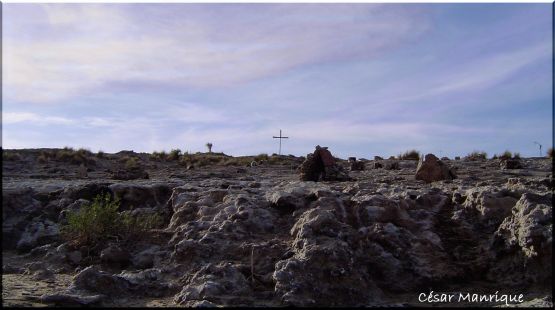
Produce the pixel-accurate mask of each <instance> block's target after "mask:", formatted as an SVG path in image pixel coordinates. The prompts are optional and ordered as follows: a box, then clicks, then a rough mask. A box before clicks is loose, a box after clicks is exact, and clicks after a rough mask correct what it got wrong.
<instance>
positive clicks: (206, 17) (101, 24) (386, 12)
mask: <svg viewBox="0 0 555 310" xmlns="http://www.w3.org/2000/svg"><path fill="white" fill-rule="evenodd" d="M139 7H140V8H141V9H142V10H143V11H144V12H142V14H143V15H141V16H142V17H143V20H141V21H138V20H137V18H138V17H137V16H136V14H137V12H136V11H139V10H138V8H136V7H133V6H132V7H129V6H126V5H105V6H97V5H58V4H56V5H33V6H28V7H26V8H27V9H28V10H33V11H35V10H36V11H38V12H35V14H37V15H39V16H41V17H42V18H38V20H35V21H30V22H29V23H32V24H36V25H37V27H38V25H40V26H41V33H42V35H41V36H40V37H38V36H37V37H36V38H35V40H32V41H30V40H20V39H18V37H17V36H13V35H12V36H7V38H6V44H5V50H4V51H5V60H6V61H5V64H6V65H5V71H4V74H5V79H4V82H5V84H6V89H7V96H8V98H10V99H12V100H17V101H21V102H34V103H42V102H56V101H60V100H63V99H67V98H73V97H77V96H80V95H83V94H87V93H89V92H93V91H95V90H96V89H98V88H100V87H102V85H104V84H110V83H113V82H118V81H120V82H121V81H136V82H140V81H149V82H154V83H156V82H157V83H171V84H177V85H181V86H187V87H197V88H206V87H208V88H211V87H222V86H231V85H236V84H238V83H243V82H247V81H251V80H254V79H258V78H262V77H266V76H271V75H275V74H278V73H281V72H284V71H287V70H290V69H293V68H297V67H299V66H303V65H308V64H315V63H321V62H324V61H330V60H332V61H333V60H337V59H348V58H353V57H355V58H360V57H363V58H367V57H370V56H372V55H374V54H375V53H377V52H379V51H381V50H383V49H387V48H392V47H394V46H396V45H398V44H399V43H400V42H402V41H403V40H406V39H407V38H412V37H414V36H417V35H419V34H420V33H421V32H422V31H424V30H425V28H426V26H425V24H424V23H423V22H422V18H421V17H420V16H419V15H415V14H414V12H411V11H413V10H410V9H402V10H391V9H389V8H388V7H383V6H379V5H366V6H356V5H333V6H317V5H300V6H299V5H259V6H257V9H256V10H254V9H253V8H252V7H250V6H237V7H227V6H214V5H212V6H211V5H206V6H200V7H194V8H195V9H193V10H187V5H185V6H174V7H175V8H176V10H177V11H178V12H180V13H182V14H181V15H180V16H179V18H175V17H174V18H173V19H172V16H173V15H172V13H175V12H172V11H171V10H166V11H164V12H163V13H158V14H156V12H157V11H156V7H155V6H142V5H141V6H139ZM18 8H19V7H17V6H14V7H12V6H8V7H7V8H6V10H5V11H6V14H5V15H6V28H7V30H8V32H9V31H11V30H12V28H13V29H17V27H18V26H19V27H24V26H27V27H28V28H27V29H29V27H30V26H29V25H19V24H21V23H23V22H22V21H21V20H18V21H15V20H14V19H16V18H18V17H19V16H18V15H17V13H18ZM149 13H150V14H149ZM255 13H256V15H258V16H259V17H251V14H255ZM215 14H218V15H219V16H213V15H215ZM145 15H146V16H145ZM306 16H309V17H308V18H307V17H306ZM238 17H240V18H238ZM245 17H246V20H243V19H244V18H245ZM266 18H267V19H266ZM239 19H240V21H239ZM24 20H25V19H24ZM139 22H140V24H138V23H139ZM139 25H140V26H141V27H142V29H145V30H146V31H139V30H134V29H136V28H137V27H138V26H139ZM63 29H71V30H72V32H73V34H69V33H66V34H65V35H64V32H65V31H67V30H65V31H64V30H63ZM29 31H37V30H36V29H34V28H31V30H29ZM58 32H61V33H62V34H60V33H58ZM338 40H340V42H341V43H340V44H338V43H339V42H338Z"/></svg>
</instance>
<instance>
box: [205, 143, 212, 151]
mask: <svg viewBox="0 0 555 310" xmlns="http://www.w3.org/2000/svg"><path fill="white" fill-rule="evenodd" d="M206 147H207V148H208V153H212V143H210V142H208V143H206Z"/></svg>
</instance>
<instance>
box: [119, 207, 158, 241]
mask: <svg viewBox="0 0 555 310" xmlns="http://www.w3.org/2000/svg"><path fill="white" fill-rule="evenodd" d="M120 220H121V231H120V234H122V236H123V237H124V238H125V239H138V238H140V237H141V236H142V235H143V234H144V233H145V232H146V231H148V230H150V229H153V228H157V227H160V226H161V225H162V224H163V223H164V219H163V218H162V217H161V216H160V215H159V214H156V213H154V214H139V215H135V216H133V215H131V214H130V213H129V212H122V213H121V214H120Z"/></svg>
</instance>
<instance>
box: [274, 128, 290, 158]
mask: <svg viewBox="0 0 555 310" xmlns="http://www.w3.org/2000/svg"><path fill="white" fill-rule="evenodd" d="M273 138H274V139H279V154H278V155H281V139H289V137H282V136H281V129H280V130H279V137H276V136H274V137H273Z"/></svg>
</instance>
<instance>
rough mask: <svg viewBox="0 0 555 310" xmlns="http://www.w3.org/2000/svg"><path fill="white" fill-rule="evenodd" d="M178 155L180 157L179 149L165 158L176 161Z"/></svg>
mask: <svg viewBox="0 0 555 310" xmlns="http://www.w3.org/2000/svg"><path fill="white" fill-rule="evenodd" d="M179 155H181V150H180V149H174V150H171V151H170V153H169V154H168V156H167V157H166V158H167V159H168V160H178V159H179Z"/></svg>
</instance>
